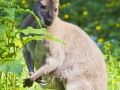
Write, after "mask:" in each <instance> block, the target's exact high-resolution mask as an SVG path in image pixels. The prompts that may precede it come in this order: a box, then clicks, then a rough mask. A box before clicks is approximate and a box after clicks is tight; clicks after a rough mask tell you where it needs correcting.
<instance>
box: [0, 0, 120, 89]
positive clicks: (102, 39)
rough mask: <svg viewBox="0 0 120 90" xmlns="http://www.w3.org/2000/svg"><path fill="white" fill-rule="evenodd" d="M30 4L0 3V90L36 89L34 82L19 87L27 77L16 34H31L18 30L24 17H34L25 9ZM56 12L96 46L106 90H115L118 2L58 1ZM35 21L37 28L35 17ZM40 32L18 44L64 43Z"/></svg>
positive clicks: (119, 83) (119, 76) (119, 84)
mask: <svg viewBox="0 0 120 90" xmlns="http://www.w3.org/2000/svg"><path fill="white" fill-rule="evenodd" d="M34 2H35V0H0V47H1V48H0V90H40V89H39V88H40V86H39V85H38V84H37V83H34V85H33V87H31V88H23V79H24V78H26V77H28V76H29V75H28V72H27V68H26V64H25V61H24V59H23V56H22V53H21V48H22V44H21V42H20V39H19V33H20V32H23V33H26V34H28V33H30V32H32V31H33V28H30V27H29V28H27V29H25V30H24V31H23V30H21V31H20V30H19V27H20V25H21V23H22V21H23V19H24V18H25V17H26V15H28V14H29V13H31V14H33V15H34V13H33V12H32V11H30V10H29V9H32V7H33V3H34ZM59 9H60V10H59V17H60V18H61V19H62V20H65V21H67V22H71V23H74V24H76V25H78V26H80V27H81V28H82V29H83V30H85V32H86V33H88V34H89V36H90V37H91V38H92V39H93V40H94V41H95V42H96V44H97V45H98V46H99V47H100V49H101V50H102V52H103V54H104V56H105V60H106V65H107V70H108V89H107V90H119V89H120V62H119V61H120V43H119V41H120V37H119V35H120V12H119V10H120V0H106V1H105V0H69V1H68V0H60V6H59ZM34 16H35V15H34ZM35 18H36V20H37V21H38V23H39V25H40V21H39V20H38V18H37V17H36V16H35ZM40 27H41V25H40ZM40 29H41V30H42V32H39V33H42V34H45V36H42V37H32V38H31V37H30V38H27V39H26V38H25V40H24V42H22V43H27V42H28V41H30V40H34V39H37V40H38V39H39V40H42V39H44V38H50V39H52V40H55V41H58V42H62V43H65V42H64V41H62V40H59V39H58V38H57V37H55V36H50V35H49V33H48V32H47V31H46V29H45V28H42V27H41V28H40ZM36 30H37V29H34V31H36ZM34 33H36V32H34ZM37 33H38V32H37ZM41 90H43V89H41ZM44 90H49V89H44Z"/></svg>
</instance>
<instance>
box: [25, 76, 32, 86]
mask: <svg viewBox="0 0 120 90" xmlns="http://www.w3.org/2000/svg"><path fill="white" fill-rule="evenodd" d="M32 85H33V81H31V80H30V78H26V79H23V87H27V86H28V87H31V86H32Z"/></svg>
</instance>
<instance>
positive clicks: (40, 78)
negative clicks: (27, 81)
mask: <svg viewBox="0 0 120 90" xmlns="http://www.w3.org/2000/svg"><path fill="white" fill-rule="evenodd" d="M35 81H36V82H37V83H38V84H39V85H40V86H41V87H45V86H46V81H45V80H43V79H42V77H39V78H37V79H36V80H35Z"/></svg>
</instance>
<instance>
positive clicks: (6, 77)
mask: <svg viewBox="0 0 120 90" xmlns="http://www.w3.org/2000/svg"><path fill="white" fill-rule="evenodd" d="M8 74H9V73H6V90H8Z"/></svg>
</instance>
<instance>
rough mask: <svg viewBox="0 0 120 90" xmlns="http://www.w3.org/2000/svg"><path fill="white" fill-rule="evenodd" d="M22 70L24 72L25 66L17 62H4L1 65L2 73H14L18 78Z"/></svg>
mask: <svg viewBox="0 0 120 90" xmlns="http://www.w3.org/2000/svg"><path fill="white" fill-rule="evenodd" d="M22 70H23V65H22V64H20V62H19V61H16V60H9V61H4V62H2V64H0V71H2V72H4V73H7V72H12V73H14V74H16V75H17V76H20V75H21V72H22Z"/></svg>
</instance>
